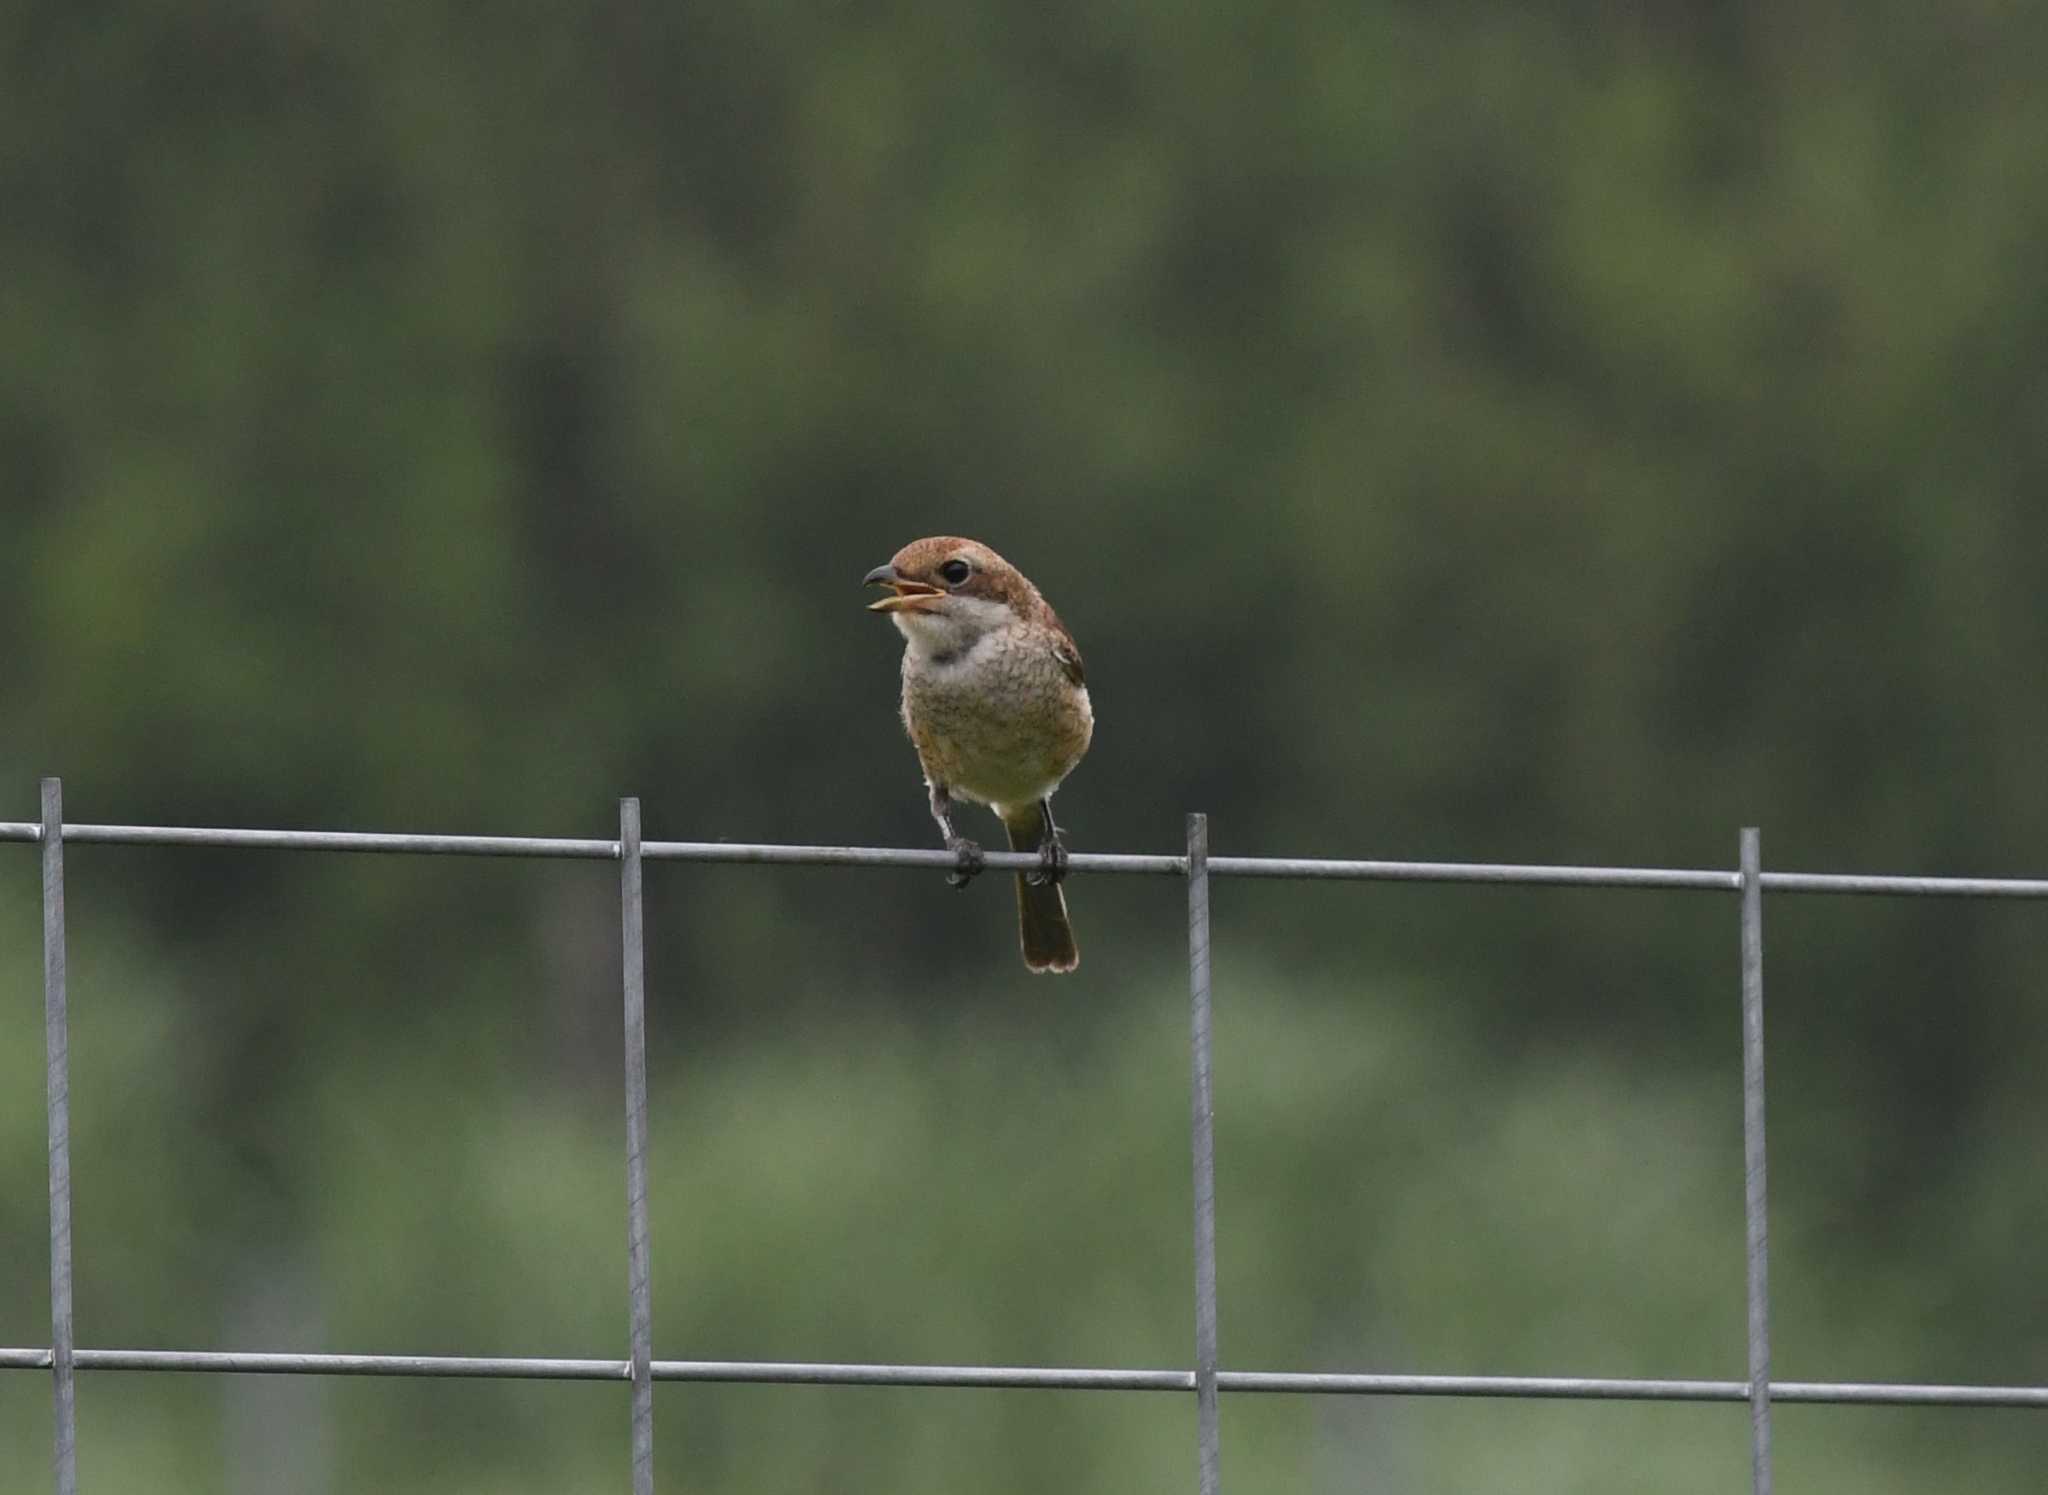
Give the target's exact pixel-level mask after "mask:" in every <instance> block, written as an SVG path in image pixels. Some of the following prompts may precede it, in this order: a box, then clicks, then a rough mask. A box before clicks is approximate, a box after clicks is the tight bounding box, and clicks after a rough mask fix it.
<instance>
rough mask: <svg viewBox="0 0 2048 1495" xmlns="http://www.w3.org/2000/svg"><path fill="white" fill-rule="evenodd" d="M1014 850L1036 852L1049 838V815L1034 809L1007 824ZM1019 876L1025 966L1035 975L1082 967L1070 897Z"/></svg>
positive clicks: (1019, 923) (1020, 937)
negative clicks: (1069, 912)
mask: <svg viewBox="0 0 2048 1495" xmlns="http://www.w3.org/2000/svg"><path fill="white" fill-rule="evenodd" d="M1003 829H1005V830H1006V831H1008V832H1009V833H1010V850H1012V851H1036V850H1038V846H1039V842H1040V841H1042V840H1043V839H1044V837H1045V811H1044V810H1043V809H1042V808H1041V807H1040V806H1038V805H1031V806H1028V807H1026V808H1023V809H1019V810H1017V811H1016V812H1014V817H1013V818H1007V819H1005V820H1004V821H1003ZM1025 876H1026V874H1024V873H1022V872H1019V873H1018V874H1017V940H1018V943H1019V944H1021V945H1022V946H1023V947H1024V964H1025V965H1027V966H1029V967H1030V968H1031V969H1032V970H1034V971H1071V970H1073V969H1074V967H1075V966H1077V965H1079V964H1080V963H1081V951H1080V948H1079V947H1078V946H1076V945H1075V943H1074V926H1073V925H1071V924H1069V923H1068V922H1067V895H1066V893H1065V892H1064V891H1062V890H1061V888H1060V886H1059V884H1058V883H1045V884H1040V885H1034V884H1032V883H1030V882H1027V881H1026V880H1025Z"/></svg>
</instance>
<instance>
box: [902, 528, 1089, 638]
mask: <svg viewBox="0 0 2048 1495" xmlns="http://www.w3.org/2000/svg"><path fill="white" fill-rule="evenodd" d="M863 580H864V581H865V582H866V584H867V585H869V586H882V587H887V588H888V589H889V592H890V595H889V596H887V597H884V598H882V599H881V600H880V601H879V602H874V603H870V604H869V606H868V610H869V611H870V612H878V613H889V614H891V615H892V618H893V621H894V622H895V624H896V626H897V627H898V628H900V629H901V630H902V631H903V633H904V635H905V637H907V638H911V639H918V638H920V637H923V636H929V637H928V638H927V642H929V643H932V644H935V645H941V646H942V647H943V646H945V645H949V644H953V643H958V642H965V641H967V640H968V639H971V638H972V636H974V635H976V634H979V633H983V632H986V631H987V630H989V629H991V628H995V627H1000V626H1002V625H1003V624H1005V623H1007V622H1010V621H1013V620H1015V619H1025V620H1030V621H1038V620H1040V619H1041V618H1043V617H1045V616H1048V615H1049V614H1050V613H1051V609H1050V608H1048V607H1047V606H1046V605H1045V601H1044V599H1043V598H1041V597H1040V596H1039V595H1038V589H1037V588H1036V587H1034V586H1032V585H1031V583H1030V582H1029V581H1027V580H1026V579H1025V577H1024V574H1023V573H1022V572H1021V571H1019V570H1018V569H1017V568H1016V567H1015V566H1012V565H1011V564H1010V563H1009V562H1008V561H1006V560H1004V559H1003V558H1002V557H1001V556H999V555H997V554H996V553H995V552H994V551H993V550H991V549H989V548H988V547H987V546H986V545H983V544H981V543H980V542H979V541H977V540H963V539H961V538H960V537H959V536H958V535H931V536H928V537H927V538H925V539H922V540H912V541H911V542H910V543H909V544H908V545H906V546H904V547H903V548H902V549H901V550H899V551H897V552H896V554H895V555H894V556H893V557H891V559H890V561H889V563H888V564H887V565H886V566H877V567H875V569H874V570H872V571H870V572H869V573H868V574H867V576H866V577H864V578H863Z"/></svg>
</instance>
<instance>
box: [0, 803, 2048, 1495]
mask: <svg viewBox="0 0 2048 1495" xmlns="http://www.w3.org/2000/svg"><path fill="white" fill-rule="evenodd" d="M9 841H13V842H27V843H31V844H34V845H37V846H38V847H39V849H40V851H41V856H42V874H43V875H42V907H43V995H44V1039H45V1053H46V1060H47V1086H46V1097H47V1107H48V1139H49V1157H50V1167H49V1182H50V1199H49V1221H50V1344H49V1346H48V1347H42V1346H32V1347H16V1348H9V1347H0V1370H27V1371H48V1372H49V1373H50V1375H51V1382H52V1389H53V1396H54V1403H55V1412H54V1436H53V1469H54V1477H55V1487H56V1490H57V1495H77V1489H78V1471H77V1409H76V1377H77V1373H78V1372H79V1371H81V1370H89V1371H97V1370H108V1371H167V1372H177V1371H182V1372H201V1373H205V1372H212V1373H241V1374H259V1375H355V1376H430V1377H469V1378H510V1379H524V1380H602V1381H622V1382H626V1383H627V1384H628V1385H629V1386H630V1405H631V1416H630V1430H631V1450H632V1470H633V1475H632V1479H633V1484H632V1488H633V1495H653V1490H654V1403H653V1383H654V1382H656V1381H703V1382H751V1383H759V1384H779V1385H842V1386H944V1387H989V1388H1041V1389H1054V1390H1070V1391H1168V1392H1192V1393H1194V1396H1195V1405H1196V1458H1197V1471H1198V1483H1197V1488H1198V1489H1199V1490H1200V1492H1201V1495H1220V1490H1221V1472H1220V1456H1219V1448H1218V1436H1217V1423H1218V1416H1217V1399H1218V1396H1219V1394H1221V1393H1223V1392H1232V1393H1250V1392H1264V1393H1297V1394H1300V1393H1317V1394H1324V1395H1369V1396H1451V1397H1533V1398H1554V1399H1591V1400H1628V1401H1687V1402H1740V1403H1746V1404H1747V1406H1748V1409H1749V1425H1750V1454H1751V1489H1752V1492H1753V1495H1770V1490H1771V1406H1772V1403H1774V1402H1825V1403H1836V1404H1863V1405H1888V1406H1958V1407H2030V1408H2037V1409H2048V1385H2036V1386H1993V1385H1953V1384H1911V1383H1899V1382H1854V1381H1774V1380H1772V1379H1771V1352H1770V1285H1769V1232H1768V1229H1767V1212H1766V1171H1765V1162H1766V1153H1765V1146H1764V1069H1763V1058H1764V1048H1763V969H1764V966H1763V895H1764V894H1765V893H1790V894H1838V895H1860V896H1886V895H1889V896H1904V897H1950V898H2021V899H2048V879H2037V878H1982V877H1896V876H1866V875H1860V874H1838V873H1814V872H1766V871H1764V870H1763V867H1762V857H1761V852H1760V842H1759V837H1758V833H1757V831H1756V830H1755V829H1753V828H1752V829H1744V830H1743V831H1742V832H1741V834H1740V837H1739V840H1738V849H1739V858H1738V861H1739V865H1738V867H1737V869H1736V870H1734V871H1721V870H1711V869H1707V870H1682V869H1667V868H1652V867H1578V866H1544V865H1531V864H1502V863H1470V862H1407V861H1338V860H1326V859H1304V858H1292V857H1222V856H1211V855H1209V845H1208V843H1209V831H1208V819H1207V817H1206V816H1204V815H1199V814H1194V815H1190V816H1188V824H1187V850H1186V853H1185V854H1184V855H1178V856H1156V855H1130V854H1104V853H1091V852H1076V853H1073V854H1072V855H1071V857H1070V871H1072V872H1075V873H1082V874H1089V875H1101V874H1108V875H1135V876H1155V877H1178V878H1181V879H1183V880H1184V881H1185V882H1186V884H1187V889H1188V972H1189V982H1188V986H1189V1009H1190V1048H1189V1051H1190V1106H1189V1136H1190V1143H1191V1149H1190V1150H1191V1156H1192V1167H1193V1176H1194V1220H1193V1227H1194V1229H1193V1240H1194V1261H1195V1302H1194V1319H1195V1325H1194V1327H1195V1335H1194V1346H1193V1348H1194V1363H1193V1365H1192V1366H1191V1367H1189V1368H1185V1369H1183V1368H1173V1369H1098V1368H1084V1367H1058V1366H999V1365H894V1364H849V1363H828V1362H792V1361H744V1360H657V1359H655V1358H654V1315H653V1303H652V1293H651V1274H650V1259H651V1258H650V1245H649V1240H648V1226H647V1221H648V1182H647V1109H648V1102H647V1027H646V975H645V971H646V963H645V944H644V912H643V899H642V873H643V867H644V865H645V863H647V862H649V861H673V862H707V863H753V864H769V865H778V866H810V867H819V866H828V867H907V868H927V869H939V870H948V869H951V868H952V867H953V866H954V858H953V856H952V854H951V853H950V852H946V851H940V850H912V849H907V848H906V849H899V848H889V847H866V846H785V845H750V844H742V843H729V842H723V841H719V842H706V841H643V840H642V838H641V834H640V802H639V801H638V800H637V799H625V800H622V801H620V806H619V834H618V837H617V838H616V839H608V840H588V839H563V838H552V837H539V836H447V835H418V834H404V833H383V832H355V831H291V830H237V829H221V828H204V827H188V826H155V825H74V824H68V823H66V821H65V820H64V813H63V790H62V785H61V783H60V781H58V780H56V779H45V780H44V781H43V784H42V818H41V819H40V820H39V821H0V842H9ZM67 843H77V844H101V845H123V846H203V847H232V848H243V849H251V850H268V851H312V852H356V853H384V854H393V855H430V856H498V857H538V858H549V857H554V858H570V859H581V860H597V861H615V862H617V863H618V864H619V895H620V896H619V903H620V939H621V951H622V955H623V978H622V983H621V985H622V992H621V995H622V999H623V1002H624V1007H625V1100H626V1159H625V1163H626V1260H627V1289H628V1300H629V1309H630V1311H629V1319H628V1332H627V1354H626V1355H625V1356H624V1357H623V1358H620V1359H616V1360H610V1359H597V1360H592V1359H546V1358H529V1357H518V1356H468V1355H363V1354H295V1353H274V1352H267V1351H251V1352H241V1351H209V1350H162V1349H158V1350H142V1349H94V1348H80V1347H79V1346H78V1344H77V1342H76V1337H75V1333H74V1329H73V1321H72V1275H71V1258H72V1235H71V1152H70V1088H69V1057H68V1055H69V1045H70V1027H69V1016H68V989H67V980H66V972H65V937H64V887H65V883H64V847H65V845H66V844H67ZM986 862H987V866H988V867H989V868H990V869H992V870H996V869H999V870H1016V871H1030V870H1032V869H1034V868H1036V867H1037V866H1038V857H1037V856H1036V854H1034V853H1020V852H996V851H991V852H988V853H986ZM1214 877H1253V878H1259V877H1263V878H1283V879H1304V880H1331V881H1353V882H1424V883H1488V884H1505V885H1521V886H1539V887H1576V888H1588V887H1592V888H1636V889H1676V890H1684V891H1692V892H1712V893H1728V894H1734V895H1736V897H1737V902H1738V907H1739V910H1740V913H1739V941H1740V951H1741V998H1742V1000H1741V1014H1742V1023H1741V1033H1742V1056H1743V1115H1742V1120H1743V1159H1744V1215H1745V1222H1746V1237H1747V1245H1748V1274H1747V1302H1746V1308H1747V1320H1748V1328H1747V1340H1748V1367H1747V1370H1748V1374H1747V1377H1746V1378H1745V1379H1742V1380H1643V1379H1630V1378H1620V1377H1581V1376H1484V1375H1434V1374H1427V1375H1425V1374H1406V1373H1395V1374H1383V1373H1370V1372H1356V1373H1351V1372H1310V1371H1250V1370H1226V1369H1224V1368H1223V1366H1222V1365H1221V1363H1220V1357H1219V1353H1218V1349H1217V1321H1218V1315H1217V1302H1216V1163H1215V1134H1214V1102H1213V1096H1212V1090H1211V1038H1210V1011H1211V991H1210V977H1209V929H1210V920H1209V882H1210V879H1211V878H1214Z"/></svg>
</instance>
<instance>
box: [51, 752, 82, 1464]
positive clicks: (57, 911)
mask: <svg viewBox="0 0 2048 1495" xmlns="http://www.w3.org/2000/svg"><path fill="white" fill-rule="evenodd" d="M42 842H43V1054H44V1060H45V1063H46V1065H47V1069H46V1071H45V1085H44V1094H45V1098H46V1101H47V1103H48V1106H49V1145H50V1370H51V1376H52V1380H53V1383H54V1386H55V1398H56V1445H55V1459H54V1465H55V1474H56V1482H57V1495H77V1490H78V1404H77V1388H76V1383H75V1381H74V1379H73V1376H74V1372H73V1369H72V1355H73V1352H74V1350H75V1349H76V1348H77V1345H76V1341H75V1340H74V1338H73V1331H72V1324H71V1020H70V1014H69V1012H68V1011H67V1008H66V1003H67V996H66V991H65V973H64V781H63V780H61V779H44V780H43V827H42Z"/></svg>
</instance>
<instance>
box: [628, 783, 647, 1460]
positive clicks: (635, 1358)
mask: <svg viewBox="0 0 2048 1495" xmlns="http://www.w3.org/2000/svg"><path fill="white" fill-rule="evenodd" d="M619 908H620V937H621V954H622V958H623V968H624V973H625V974H624V982H623V985H624V987H625V999H626V1287H627V1293H628V1295H629V1297H630V1299H631V1310H630V1311H631V1333H630V1341H631V1351H632V1365H631V1375H632V1380H633V1495H654V1298H653V1285H652V1282H651V1278H650V1268H649V1254H648V1242H647V961H646V940H645V928H644V922H643V914H642V904H641V896H640V801H639V800H637V799H622V800H620V801H619Z"/></svg>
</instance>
